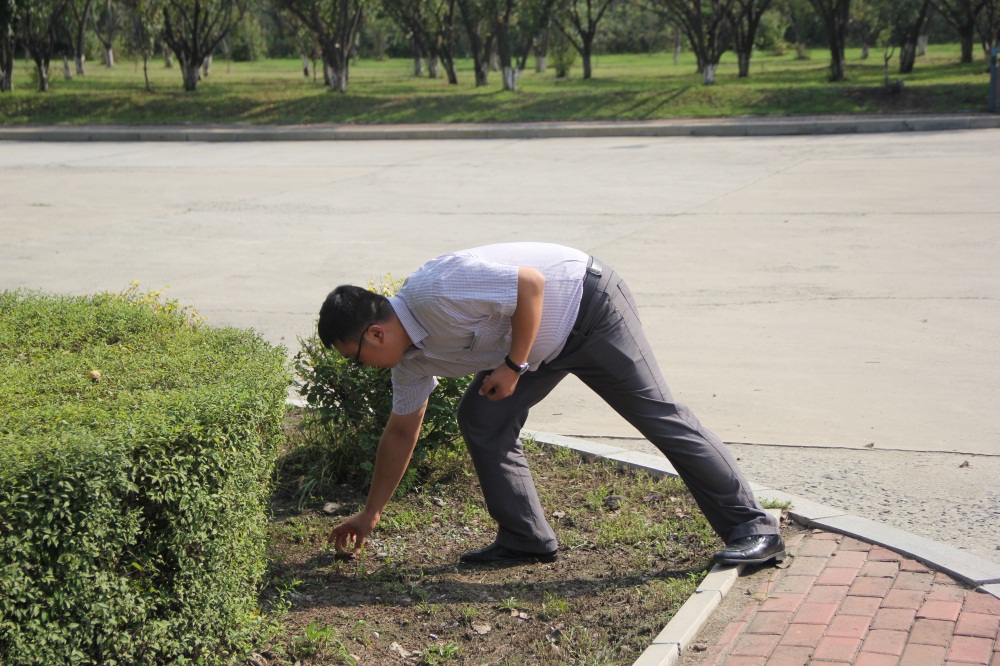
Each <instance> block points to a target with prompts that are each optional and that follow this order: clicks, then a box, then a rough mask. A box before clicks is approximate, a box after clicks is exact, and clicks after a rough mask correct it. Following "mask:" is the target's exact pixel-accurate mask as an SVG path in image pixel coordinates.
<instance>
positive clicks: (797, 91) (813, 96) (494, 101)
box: [0, 45, 989, 125]
mask: <svg viewBox="0 0 1000 666" xmlns="http://www.w3.org/2000/svg"><path fill="white" fill-rule="evenodd" d="M958 56H959V49H958V46H957V45H937V46H931V47H930V49H929V52H928V54H927V55H926V56H923V57H921V58H918V60H917V65H916V68H915V69H914V72H913V73H912V74H910V75H907V76H905V77H902V78H905V80H906V86H905V89H904V90H903V91H902V92H899V93H892V92H889V91H887V90H886V89H885V88H884V87H883V85H882V84H883V66H882V54H881V51H878V50H873V51H872V54H871V57H869V58H868V59H867V60H861V58H860V52H859V51H858V50H849V51H848V53H847V63H848V64H847V76H848V80H847V81H845V82H841V83H836V84H831V83H828V82H827V71H828V58H829V54H828V52H826V51H825V50H821V49H816V50H813V51H812V57H811V59H809V60H796V59H795V56H794V53H788V54H785V55H781V56H773V55H764V54H760V55H757V56H756V57H755V59H754V61H753V65H752V71H751V75H750V77H749V78H746V79H740V78H738V77H737V70H736V59H735V56H734V55H733V54H731V53H728V54H726V56H725V57H724V58H723V61H722V63H721V65H720V67H719V70H718V73H717V83H716V85H714V86H703V85H702V84H701V77H700V75H698V74H697V73H696V72H695V65H694V60H693V57H692V55H691V54H690V53H686V54H684V55H683V56H682V58H681V61H680V63H679V64H677V65H674V63H673V57H672V55H669V54H664V53H660V54H649V55H614V56H601V57H598V58H596V59H595V62H594V78H593V79H591V80H589V81H584V80H582V79H581V78H580V76H581V75H580V71H581V68H580V65H579V62H578V63H577V64H576V65H575V66H574V68H573V69H572V70H571V72H570V75H569V77H567V78H564V79H557V78H556V77H555V73H554V71H553V70H551V69H550V70H549V71H548V72H545V73H541V74H539V73H536V72H535V71H534V70H533V69H529V70H527V71H525V72H524V73H523V74H522V75H521V79H520V84H519V88H520V90H519V91H518V92H517V93H511V92H503V91H502V90H500V88H501V82H500V75H499V73H493V74H491V76H490V82H489V85H488V86H486V87H482V88H476V87H475V86H474V85H473V77H472V63H471V61H460V62H459V63H458V68H459V69H458V78H459V84H458V85H457V86H449V85H448V83H447V81H446V80H445V79H444V78H442V79H437V80H431V79H427V78H420V79H418V78H415V77H414V76H413V72H412V68H413V66H412V63H411V61H409V60H406V59H386V60H382V61H374V60H361V61H359V62H358V63H356V65H355V66H354V67H353V68H352V69H351V82H350V86H349V89H348V92H347V94H338V93H334V92H331V91H330V90H329V89H327V88H325V87H324V86H323V85H322V81H321V80H320V81H318V82H317V81H314V80H312V79H311V78H310V79H307V78H305V77H304V76H303V75H302V72H301V69H300V67H301V65H300V63H299V61H297V60H266V61H260V62H255V63H226V62H225V61H224V60H222V59H218V58H217V59H216V61H215V63H214V65H213V67H212V71H211V75H210V76H209V77H208V78H207V79H205V80H203V81H202V82H201V83H200V84H199V86H198V90H197V91H196V92H194V93H185V92H184V91H183V90H182V87H181V73H180V69H179V68H178V67H176V66H175V67H174V68H173V69H166V68H165V67H164V65H163V62H162V61H155V62H153V63H151V65H150V77H151V80H152V86H153V92H152V93H148V92H146V91H145V89H144V80H143V74H142V66H141V62H132V61H127V60H124V61H120V62H119V64H118V65H117V66H116V67H115V68H114V69H107V68H105V67H102V66H100V65H99V64H96V63H90V64H88V67H87V74H86V75H85V76H75V77H74V78H73V79H72V80H64V79H62V78H61V76H60V75H59V74H60V69H61V68H60V67H59V65H58V63H55V62H54V63H53V66H52V77H51V87H50V92H48V93H44V94H43V93H38V92H37V91H36V89H35V83H34V67H33V65H32V64H31V63H30V61H25V60H18V61H17V66H16V68H15V72H14V87H15V90H14V91H13V92H11V93H6V94H3V95H0V123H2V124H5V125H21V124H49V123H70V124H75V123H184V122H189V123H234V122H238V123H251V124H299V123H430V122H446V123H447V122H524V121H562V120H649V119H662V118H702V117H726V116H744V115H757V116H769V115H803V114H837V113H871V114H888V113H948V112H968V111H985V110H986V105H987V97H988V87H989V73H988V67H987V63H986V61H985V59H984V58H983V56H982V53H981V52H978V51H977V52H976V57H977V58H978V59H977V61H976V62H974V63H973V64H971V65H961V64H959V62H958V60H959V57H958ZM897 68H898V62H897V61H896V60H893V62H892V63H891V71H890V77H891V79H892V80H895V79H897V78H901V77H900V76H899V74H898V73H897Z"/></svg>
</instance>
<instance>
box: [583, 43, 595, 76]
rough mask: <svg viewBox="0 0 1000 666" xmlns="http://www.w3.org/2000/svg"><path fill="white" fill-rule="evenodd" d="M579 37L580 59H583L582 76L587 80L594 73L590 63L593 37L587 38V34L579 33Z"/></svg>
mask: <svg viewBox="0 0 1000 666" xmlns="http://www.w3.org/2000/svg"><path fill="white" fill-rule="evenodd" d="M581 38H582V41H583V50H582V51H580V59H581V60H583V78H584V80H587V79H589V78H590V77H591V76H593V74H594V70H593V67H591V63H590V57H591V55H593V48H594V38H593V36H591V37H590V38H589V39H588V38H587V35H581Z"/></svg>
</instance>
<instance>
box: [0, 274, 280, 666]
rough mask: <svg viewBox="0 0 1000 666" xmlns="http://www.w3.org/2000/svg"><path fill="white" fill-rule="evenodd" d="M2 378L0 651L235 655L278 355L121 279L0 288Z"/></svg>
mask: <svg viewBox="0 0 1000 666" xmlns="http://www.w3.org/2000/svg"><path fill="white" fill-rule="evenodd" d="M0 376H2V379H0V662H2V663H4V664H7V665H9V666H14V665H21V664H24V665H28V664H32V665H34V664H39V665H41V664H45V665H48V664H85V663H101V664H107V665H112V664H140V663H141V664H167V663H171V664H172V663H190V662H198V663H204V664H214V663H227V662H228V661H229V660H230V655H232V658H233V659H241V658H242V656H243V655H244V654H245V652H246V650H248V649H249V648H250V647H251V645H252V643H253V642H254V641H255V640H257V639H259V637H260V635H261V633H262V632H265V631H267V630H268V627H267V626H266V622H265V620H264V618H262V616H261V615H260V613H259V609H258V605H257V590H258V587H259V586H260V583H261V581H262V579H263V576H264V573H265V569H266V559H265V544H266V541H267V537H266V527H267V519H266V515H267V514H266V508H267V505H268V501H269V498H270V490H271V489H270V483H269V479H270V478H271V473H272V469H273V461H274V456H275V453H276V448H277V447H278V446H279V445H280V441H281V418H282V416H283V414H284V400H285V391H286V387H287V385H288V383H289V381H290V377H289V373H288V368H287V362H286V360H285V356H284V352H283V351H282V350H281V349H277V348H273V347H271V346H269V345H268V344H267V343H265V342H264V341H262V340H261V339H260V338H259V337H257V336H256V335H254V334H253V333H252V332H249V331H241V330H235V329H214V330H213V329H209V328H207V327H204V326H202V325H200V323H199V319H198V318H197V317H196V316H195V315H193V314H192V313H190V312H188V311H186V310H185V309H184V308H181V307H180V306H179V305H178V304H177V303H176V302H175V301H169V300H163V299H162V298H161V297H160V295H158V294H140V293H139V292H138V289H137V287H136V286H135V285H133V287H132V288H131V289H130V290H128V291H126V292H124V293H123V294H119V295H113V294H101V295H97V296H90V297H58V296H50V295H44V294H38V293H26V292H6V293H3V294H0Z"/></svg>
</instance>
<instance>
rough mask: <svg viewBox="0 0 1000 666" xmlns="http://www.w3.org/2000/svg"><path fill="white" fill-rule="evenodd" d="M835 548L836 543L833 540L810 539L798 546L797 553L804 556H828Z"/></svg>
mask: <svg viewBox="0 0 1000 666" xmlns="http://www.w3.org/2000/svg"><path fill="white" fill-rule="evenodd" d="M836 550H837V543H836V542H834V541H820V540H817V539H810V540H809V541H806V542H805V543H803V544H802V547H801V548H799V555H804V556H806V557H830V556H831V555H833V554H834V552H836Z"/></svg>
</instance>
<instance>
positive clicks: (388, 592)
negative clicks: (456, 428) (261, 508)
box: [261, 445, 721, 665]
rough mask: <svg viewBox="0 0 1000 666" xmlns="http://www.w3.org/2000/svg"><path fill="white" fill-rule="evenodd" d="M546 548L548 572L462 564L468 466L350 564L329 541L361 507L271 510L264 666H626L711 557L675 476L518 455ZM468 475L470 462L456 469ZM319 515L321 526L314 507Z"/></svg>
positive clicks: (389, 517) (470, 502)
mask: <svg viewBox="0 0 1000 666" xmlns="http://www.w3.org/2000/svg"><path fill="white" fill-rule="evenodd" d="M528 451H529V453H528V455H529V460H530V461H531V464H532V469H533V474H534V476H535V479H536V482H537V484H538V489H539V494H540V496H541V499H542V504H543V506H545V507H546V511H547V513H548V515H549V517H550V518H549V520H550V523H551V524H552V526H553V529H555V531H556V533H557V535H558V537H559V541H560V549H559V558H558V560H557V561H556V562H554V563H551V564H540V563H533V564H529V565H526V566H513V567H495V566H487V567H483V566H469V565H461V564H459V563H458V558H459V555H460V554H461V553H462V552H464V551H466V550H469V549H473V548H478V547H481V546H484V545H486V544H488V543H490V542H491V541H492V540H493V538H494V536H495V524H494V523H493V521H492V519H491V518H490V517H489V515H488V514H487V513H486V510H485V507H484V504H483V501H482V497H481V495H480V493H479V490H478V485H477V484H476V482H475V478H474V475H473V474H472V472H471V466H469V465H468V464H465V466H464V471H463V472H462V473H460V474H459V475H458V477H459V478H458V479H457V480H453V481H452V482H450V483H448V484H445V485H439V486H435V487H428V488H421V489H418V490H416V491H411V492H409V493H405V494H402V495H399V496H397V497H396V498H395V499H394V501H393V502H392V503H391V504H390V505H389V507H388V509H387V510H386V512H385V515H384V516H383V519H382V522H381V523H380V525H379V526H378V528H376V531H375V532H374V533H373V534H372V538H370V539H369V541H368V543H367V544H366V548H365V552H363V554H362V555H361V556H360V557H358V558H356V559H354V560H349V561H343V560H341V559H338V558H337V557H335V554H334V553H333V552H332V551H331V550H330V549H329V547H328V546H327V544H326V537H327V535H328V533H329V530H330V528H331V527H332V526H333V525H335V524H336V523H337V522H338V521H339V520H340V519H341V516H342V515H347V514H349V513H352V512H354V511H355V510H357V508H359V507H360V506H361V504H362V503H363V501H364V496H363V494H361V493H359V492H358V491H356V490H353V489H351V488H347V487H343V486H339V487H337V488H335V489H334V490H332V491H331V492H329V493H326V496H324V497H323V498H322V501H321V502H317V503H315V504H313V505H311V506H309V507H307V508H305V509H303V510H301V511H300V510H298V508H297V506H296V504H295V503H294V502H293V501H291V500H289V499H285V500H276V502H275V505H274V507H273V510H274V516H275V517H274V521H273V523H272V529H271V543H270V550H271V553H272V571H271V575H270V584H269V586H268V588H267V591H266V595H265V605H266V606H268V607H270V608H272V609H274V608H279V609H280V608H281V606H282V604H287V613H285V614H284V615H283V617H282V622H283V630H282V631H281V632H280V634H279V635H278V636H277V637H276V638H275V639H274V641H273V642H272V644H271V645H270V646H266V649H262V651H261V654H262V656H263V659H262V660H261V663H263V662H264V661H266V662H267V663H268V664H292V663H295V662H296V661H299V662H301V663H302V664H303V665H305V664H379V665H382V664H477V665H478V664H510V665H514V664H517V665H523V664H563V663H573V664H627V663H631V662H632V661H633V660H635V659H636V658H637V657H638V655H639V654H640V653H641V652H642V651H643V650H644V649H645V648H646V647H647V646H648V645H649V643H650V642H651V640H652V638H653V637H654V636H655V635H656V634H657V633H658V632H659V631H660V630H661V629H662V628H663V626H664V625H665V624H666V623H667V621H669V619H670V618H671V617H672V616H673V614H674V613H675V612H676V610H677V609H678V608H679V607H680V605H681V604H682V603H683V602H684V601H685V600H686V599H687V598H688V597H689V596H690V594H691V593H692V592H693V590H694V588H695V587H696V586H697V584H698V582H699V581H700V580H701V578H702V577H703V575H704V573H705V571H706V568H707V566H708V564H709V559H710V557H711V553H712V552H713V551H714V550H715V549H716V548H718V547H719V546H720V545H721V544H720V542H719V541H718V539H717V538H716V537H715V535H714V534H713V533H712V531H711V529H710V528H709V526H708V524H707V523H706V522H705V520H704V518H703V517H702V515H701V513H700V512H699V510H698V509H697V507H696V505H695V503H694V500H693V498H692V497H691V496H690V494H688V492H687V490H686V489H685V488H684V486H683V484H681V483H680V482H679V481H677V480H674V479H662V480H661V479H656V478H654V477H651V476H649V475H647V474H645V473H635V472H631V471H627V470H624V469H622V468H620V467H617V466H615V465H613V464H611V463H608V462H607V461H602V460H592V461H587V460H584V459H582V458H581V457H580V456H579V455H578V454H576V453H574V452H571V451H566V450H562V449H549V448H542V447H539V446H535V445H531V446H529V447H528ZM466 462H467V461H466ZM324 505H325V506H326V510H327V511H328V512H332V513H333V514H335V515H329V514H328V513H325V512H324V510H323V506H324Z"/></svg>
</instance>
